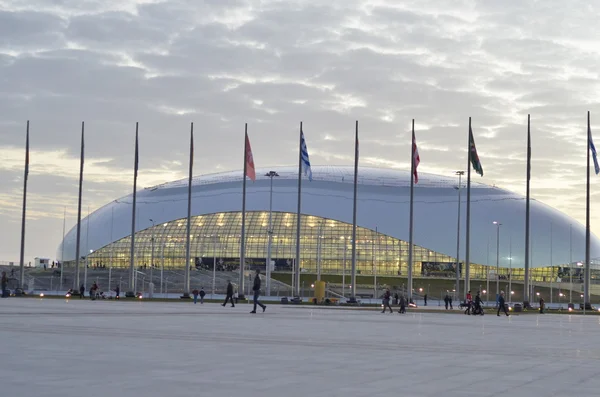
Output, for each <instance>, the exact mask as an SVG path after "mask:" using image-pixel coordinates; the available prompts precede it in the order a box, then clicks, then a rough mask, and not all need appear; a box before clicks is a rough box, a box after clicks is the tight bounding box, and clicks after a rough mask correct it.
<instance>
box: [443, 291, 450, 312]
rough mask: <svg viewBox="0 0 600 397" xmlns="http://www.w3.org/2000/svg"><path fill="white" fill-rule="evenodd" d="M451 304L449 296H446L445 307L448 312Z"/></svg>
mask: <svg viewBox="0 0 600 397" xmlns="http://www.w3.org/2000/svg"><path fill="white" fill-rule="evenodd" d="M449 304H450V297H449V296H448V294H446V296H444V305H445V306H446V310H448V305H449Z"/></svg>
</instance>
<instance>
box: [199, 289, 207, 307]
mask: <svg viewBox="0 0 600 397" xmlns="http://www.w3.org/2000/svg"><path fill="white" fill-rule="evenodd" d="M199 295H200V304H201V305H203V304H204V297H205V296H206V292H204V288H203V287H200V294H199Z"/></svg>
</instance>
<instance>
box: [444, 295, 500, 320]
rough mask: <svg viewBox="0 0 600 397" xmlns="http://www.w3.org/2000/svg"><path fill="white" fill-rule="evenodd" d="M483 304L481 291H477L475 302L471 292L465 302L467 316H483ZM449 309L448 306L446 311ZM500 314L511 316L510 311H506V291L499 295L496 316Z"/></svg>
mask: <svg viewBox="0 0 600 397" xmlns="http://www.w3.org/2000/svg"><path fill="white" fill-rule="evenodd" d="M482 303H483V301H482V299H481V293H480V291H477V294H476V295H475V300H473V295H471V291H469V292H468V293H467V297H466V300H465V306H466V309H465V314H468V315H471V314H473V315H481V316H483V314H484V311H483V305H482ZM447 308H448V307H447V306H446V309H447ZM500 312H503V313H504V314H505V315H506V316H509V314H508V311H507V310H506V300H505V299H504V291H500V295H498V312H497V313H496V315H497V316H500Z"/></svg>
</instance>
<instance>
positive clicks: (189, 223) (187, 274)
mask: <svg viewBox="0 0 600 397" xmlns="http://www.w3.org/2000/svg"><path fill="white" fill-rule="evenodd" d="M193 170H194V123H190V169H189V175H188V203H187V225H186V244H185V285H184V289H183V296H184V297H189V296H190V244H191V238H192V235H191V233H192V232H191V230H192V174H193ZM244 178H245V176H244ZM244 180H245V179H244Z"/></svg>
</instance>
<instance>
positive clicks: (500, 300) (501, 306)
mask: <svg viewBox="0 0 600 397" xmlns="http://www.w3.org/2000/svg"><path fill="white" fill-rule="evenodd" d="M500 310H502V311H503V312H504V314H506V316H507V317H508V315H509V314H508V312H507V311H506V305H505V304H504V291H500V296H499V297H498V313H497V315H498V317H500Z"/></svg>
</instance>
